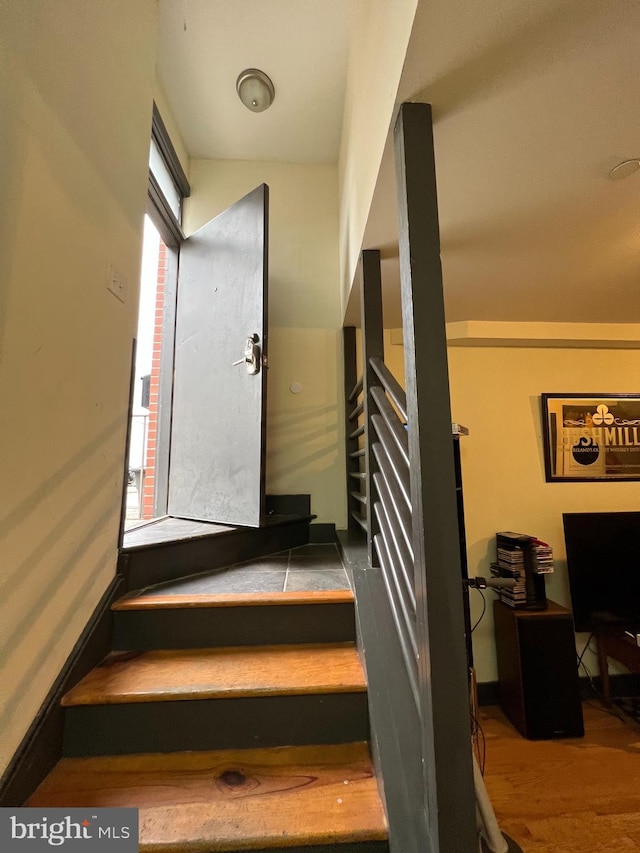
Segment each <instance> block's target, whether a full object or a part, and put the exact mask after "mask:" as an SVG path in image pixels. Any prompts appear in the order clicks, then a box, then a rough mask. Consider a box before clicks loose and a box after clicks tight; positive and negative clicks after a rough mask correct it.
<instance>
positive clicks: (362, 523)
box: [351, 510, 367, 533]
mask: <svg viewBox="0 0 640 853" xmlns="http://www.w3.org/2000/svg"><path fill="white" fill-rule="evenodd" d="M351 517H352V518H355V520H356V521H357V522H358V524H359V525H360V527H361V528H362V529H363V530H364V532H365V533H366V532H367V520H366V518H363V517H362V516H361V515H358V513H357V512H355V511H354V510H352V511H351Z"/></svg>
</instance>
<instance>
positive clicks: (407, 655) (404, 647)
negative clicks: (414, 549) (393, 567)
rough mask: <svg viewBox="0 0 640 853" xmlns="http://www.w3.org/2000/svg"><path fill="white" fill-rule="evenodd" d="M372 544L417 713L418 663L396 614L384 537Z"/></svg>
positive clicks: (375, 539)
mask: <svg viewBox="0 0 640 853" xmlns="http://www.w3.org/2000/svg"><path fill="white" fill-rule="evenodd" d="M373 544H374V545H375V549H376V551H377V553H378V559H379V560H380V566H381V567H382V579H383V581H384V585H385V588H386V590H387V597H388V599H389V606H390V608H391V616H392V618H393V622H394V625H395V626H396V634H397V636H398V641H399V643H400V650H401V652H402V658H403V660H404V665H405V668H406V670H407V676H408V678H409V683H410V685H411V692H412V693H413V698H414V701H415V703H416V707H417V708H418V712H419V711H420V701H419V695H420V694H419V693H418V661H417V659H416V656H415V654H414V653H413V651H412V648H411V643H410V641H409V640H408V638H407V635H406V633H405V630H404V629H403V623H402V621H401V619H400V615H399V613H398V607H397V601H396V596H395V593H394V589H393V586H392V584H391V583H390V582H389V553H388V551H387V546H386V544H385V541H384V537H383V536H382V535H381V534H380V533H379V534H378V535H377V536H374V538H373Z"/></svg>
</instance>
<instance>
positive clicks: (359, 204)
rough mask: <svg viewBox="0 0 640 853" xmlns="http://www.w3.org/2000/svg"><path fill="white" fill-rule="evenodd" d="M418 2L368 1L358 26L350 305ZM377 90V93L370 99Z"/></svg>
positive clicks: (345, 252)
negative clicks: (354, 278)
mask: <svg viewBox="0 0 640 853" xmlns="http://www.w3.org/2000/svg"><path fill="white" fill-rule="evenodd" d="M416 6H417V0H367V2H364V3H362V4H360V6H359V8H358V13H357V17H356V20H355V22H354V26H353V28H352V37H351V45H350V50H349V69H348V76H347V91H346V96H345V109H344V119H343V126H342V139H341V145H340V161H339V173H340V270H341V281H342V311H343V314H344V310H345V309H346V306H347V302H348V299H349V293H350V291H351V285H352V283H353V276H354V274H355V270H356V266H357V263H358V256H359V254H360V249H361V248H362V240H363V237H364V230H365V226H366V224H367V217H368V216H369V208H370V207H371V200H372V198H373V191H374V189H375V185H376V181H377V179H378V171H379V169H380V162H381V160H382V154H383V151H384V146H385V142H386V140H387V133H388V130H389V125H390V123H391V119H392V116H393V111H394V107H395V98H396V92H397V90H398V84H399V82H400V75H401V73H402V67H403V64H404V59H405V54H406V51H407V44H408V42H409V36H410V34H411V26H412V23H413V19H414V16H415V12H416ZM369 93H371V94H372V95H374V96H372V97H368V94H369Z"/></svg>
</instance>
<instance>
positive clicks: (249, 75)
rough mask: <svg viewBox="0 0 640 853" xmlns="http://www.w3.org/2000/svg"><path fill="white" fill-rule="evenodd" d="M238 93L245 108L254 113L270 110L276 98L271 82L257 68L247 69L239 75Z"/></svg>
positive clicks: (237, 82)
mask: <svg viewBox="0 0 640 853" xmlns="http://www.w3.org/2000/svg"><path fill="white" fill-rule="evenodd" d="M236 92H237V93H238V97H239V98H240V100H241V101H242V103H243V104H244V105H245V107H246V108H247V109H248V110H251V111H252V112H254V113H261V112H262V111H263V110H266V109H268V108H269V107H270V106H271V104H272V103H273V99H274V98H275V96H276V90H275V89H274V86H273V83H272V82H271V80H270V79H269V78H268V77H267V75H266V74H265V73H264V71H259V70H258V69H257V68H247V69H245V70H244V71H242V72H241V73H240V74H239V75H238V79H237V80H236Z"/></svg>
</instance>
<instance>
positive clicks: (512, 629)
mask: <svg viewBox="0 0 640 853" xmlns="http://www.w3.org/2000/svg"><path fill="white" fill-rule="evenodd" d="M493 615H494V622H495V638H496V654H497V660H498V679H499V688H500V704H501V706H502V709H503V711H504V712H505V714H506V715H507V717H508V718H509V719H510V720H511V722H512V723H513V725H514V726H515V727H516V728H517V729H518V731H519V732H520V733H521V734H522V735H524V736H525V737H526V738H530V739H532V740H544V739H550V738H560V737H582V736H583V735H584V724H583V720H582V705H581V702H580V687H579V683H578V669H577V665H576V651H575V639H574V632H573V619H572V617H571V612H570V611H569V610H567V609H566V608H565V607H561V606H560V605H559V604H556V603H555V602H553V601H549V602H548V608H547V609H546V610H538V611H531V610H516V609H514V608H511V607H509V606H508V605H506V604H503V603H502V602H500V601H495V602H494V606H493Z"/></svg>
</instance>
